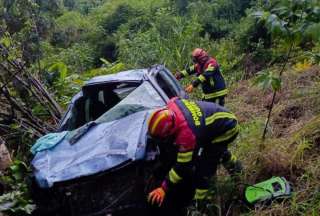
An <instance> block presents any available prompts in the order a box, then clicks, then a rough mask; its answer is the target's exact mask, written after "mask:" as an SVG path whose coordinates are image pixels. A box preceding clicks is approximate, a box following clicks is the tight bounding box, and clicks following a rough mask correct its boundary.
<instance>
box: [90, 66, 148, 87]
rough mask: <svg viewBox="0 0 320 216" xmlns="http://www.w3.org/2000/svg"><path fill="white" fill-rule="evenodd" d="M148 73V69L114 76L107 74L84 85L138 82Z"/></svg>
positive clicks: (129, 71) (124, 72)
mask: <svg viewBox="0 0 320 216" xmlns="http://www.w3.org/2000/svg"><path fill="white" fill-rule="evenodd" d="M147 72H148V69H136V70H128V71H123V72H120V73H116V74H109V75H103V76H97V77H94V78H92V79H90V80H89V81H87V82H86V83H85V86H87V85H93V84H98V83H103V82H113V81H140V80H142V79H143V76H144V75H145V74H146V73H147Z"/></svg>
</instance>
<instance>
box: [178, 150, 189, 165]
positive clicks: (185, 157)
mask: <svg viewBox="0 0 320 216" xmlns="http://www.w3.org/2000/svg"><path fill="white" fill-rule="evenodd" d="M192 155H193V152H192V151H190V152H178V156H177V161H178V162H179V163H187V162H190V161H191V160H192Z"/></svg>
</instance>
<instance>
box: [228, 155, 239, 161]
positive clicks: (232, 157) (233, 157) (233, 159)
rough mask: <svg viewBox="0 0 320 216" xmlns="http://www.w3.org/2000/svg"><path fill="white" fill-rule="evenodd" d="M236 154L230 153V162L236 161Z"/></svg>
mask: <svg viewBox="0 0 320 216" xmlns="http://www.w3.org/2000/svg"><path fill="white" fill-rule="evenodd" d="M237 159H238V158H237V156H235V155H234V154H231V158H230V161H232V162H236V161H237Z"/></svg>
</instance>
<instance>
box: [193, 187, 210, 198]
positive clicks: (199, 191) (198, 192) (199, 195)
mask: <svg viewBox="0 0 320 216" xmlns="http://www.w3.org/2000/svg"><path fill="white" fill-rule="evenodd" d="M207 193H208V189H196V193H195V195H194V199H204V198H205V197H206V196H207Z"/></svg>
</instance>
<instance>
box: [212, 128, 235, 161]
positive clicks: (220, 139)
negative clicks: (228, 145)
mask: <svg viewBox="0 0 320 216" xmlns="http://www.w3.org/2000/svg"><path fill="white" fill-rule="evenodd" d="M238 132H239V126H238V125H237V126H236V127H235V128H233V129H231V130H229V131H227V132H226V133H225V134H223V135H222V136H219V137H217V138H215V139H213V140H212V142H211V143H219V142H223V141H226V140H228V139H230V138H232V137H233V136H234V135H236V134H237V133H238ZM232 157H233V158H232ZM232 157H231V160H233V159H234V157H235V156H234V155H232ZM235 160H237V158H236V159H235Z"/></svg>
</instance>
